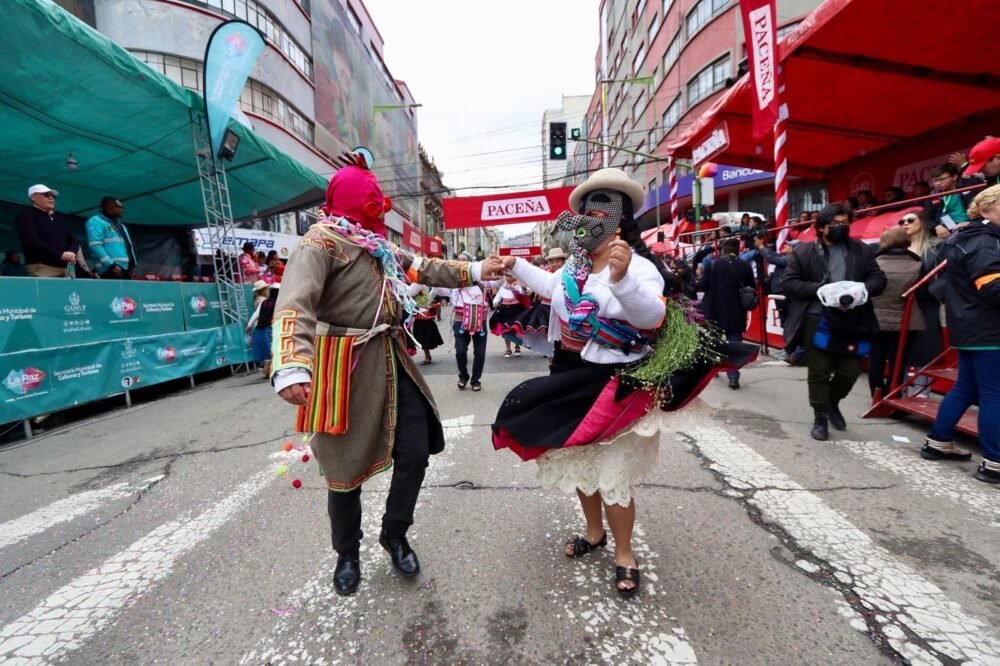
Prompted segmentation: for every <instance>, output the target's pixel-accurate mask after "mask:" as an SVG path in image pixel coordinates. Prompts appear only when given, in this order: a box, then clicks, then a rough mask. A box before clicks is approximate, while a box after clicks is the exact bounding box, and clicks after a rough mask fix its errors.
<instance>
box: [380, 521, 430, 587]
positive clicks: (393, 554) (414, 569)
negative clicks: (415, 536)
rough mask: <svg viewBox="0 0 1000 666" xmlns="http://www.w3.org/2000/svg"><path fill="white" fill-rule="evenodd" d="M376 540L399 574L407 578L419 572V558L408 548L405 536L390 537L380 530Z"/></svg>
mask: <svg viewBox="0 0 1000 666" xmlns="http://www.w3.org/2000/svg"><path fill="white" fill-rule="evenodd" d="M378 542H379V543H380V544H382V547H383V548H385V549H386V551H387V552H388V553H389V557H390V559H392V566H393V567H395V569H396V571H398V572H399V573H400V574H402V575H404V576H406V577H407V578H409V577H412V576H416V575H417V574H419V573H420V560H418V559H417V554H416V553H414V552H413V549H412V548H410V544H409V543H407V542H406V537H394V538H390V537H389V536H387V535H386V533H385V532H382V534H380V535H379V537H378Z"/></svg>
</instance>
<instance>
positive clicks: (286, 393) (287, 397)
mask: <svg viewBox="0 0 1000 666" xmlns="http://www.w3.org/2000/svg"><path fill="white" fill-rule="evenodd" d="M310 393H312V385H311V384H292V385H291V386H286V387H285V388H283V389H281V390H280V391H278V395H280V396H281V399H282V400H284V401H285V402H288V403H291V404H293V405H305V404H306V403H307V402H309V394H310Z"/></svg>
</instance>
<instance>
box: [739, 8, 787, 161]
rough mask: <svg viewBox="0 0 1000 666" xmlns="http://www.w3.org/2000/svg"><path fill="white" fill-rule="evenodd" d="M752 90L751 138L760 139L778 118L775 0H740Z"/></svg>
mask: <svg viewBox="0 0 1000 666" xmlns="http://www.w3.org/2000/svg"><path fill="white" fill-rule="evenodd" d="M740 13H741V14H742V15H743V33H744V35H745V36H746V43H747V60H748V61H749V65H750V87H751V89H752V91H753V138H754V140H755V141H756V140H758V139H760V138H761V137H762V136H764V135H765V134H767V133H768V132H770V131H771V129H773V128H774V123H775V122H777V120H778V50H777V49H778V35H777V28H776V27H775V17H776V14H775V10H774V0H740Z"/></svg>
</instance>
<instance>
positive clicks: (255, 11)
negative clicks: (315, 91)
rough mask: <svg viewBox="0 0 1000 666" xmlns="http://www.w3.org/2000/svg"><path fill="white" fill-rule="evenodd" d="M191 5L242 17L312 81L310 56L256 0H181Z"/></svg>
mask: <svg viewBox="0 0 1000 666" xmlns="http://www.w3.org/2000/svg"><path fill="white" fill-rule="evenodd" d="M183 1H184V2H187V3H189V4H192V5H200V6H202V7H211V8H212V9H217V10H218V11H220V12H222V13H223V14H228V15H230V16H235V17H236V18H238V19H243V20H244V21H246V22H247V23H249V24H250V25H252V26H254V27H255V28H257V29H258V30H260V31H261V33H262V34H263V35H264V37H266V38H267V40H268V41H270V42H271V43H272V44H274V46H275V47H277V49H278V50H279V51H281V52H282V53H283V54H284V55H285V57H287V58H288V59H289V60H290V61H291V63H292V65H293V66H294V67H295V69H297V70H299V71H300V72H302V74H304V75H305V77H306V78H307V79H309V80H310V81H312V78H313V70H312V58H310V57H309V54H308V53H306V50H305V49H303V48H302V47H301V46H299V45H298V43H297V42H296V41H295V40H294V39H292V38H291V36H290V35H289V34H288V32H287V31H286V30H285V28H284V27H283V26H282V25H281V23H280V22H279V21H278V19H277V17H275V16H274V14H272V13H271V12H269V11H268V10H267V9H265V8H264V6H263V5H261V4H260V3H259V2H257V0H183Z"/></svg>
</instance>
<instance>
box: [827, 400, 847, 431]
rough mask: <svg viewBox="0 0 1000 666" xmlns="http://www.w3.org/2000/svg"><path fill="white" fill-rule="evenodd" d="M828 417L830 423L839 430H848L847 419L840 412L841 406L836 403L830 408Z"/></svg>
mask: <svg viewBox="0 0 1000 666" xmlns="http://www.w3.org/2000/svg"><path fill="white" fill-rule="evenodd" d="M827 417H828V418H829V419H830V425H832V426H833V427H834V428H836V429H837V430H847V419H845V418H844V415H843V414H841V413H840V407H838V406H837V405H834V406H833V407H831V408H830V412H829V414H827Z"/></svg>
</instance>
